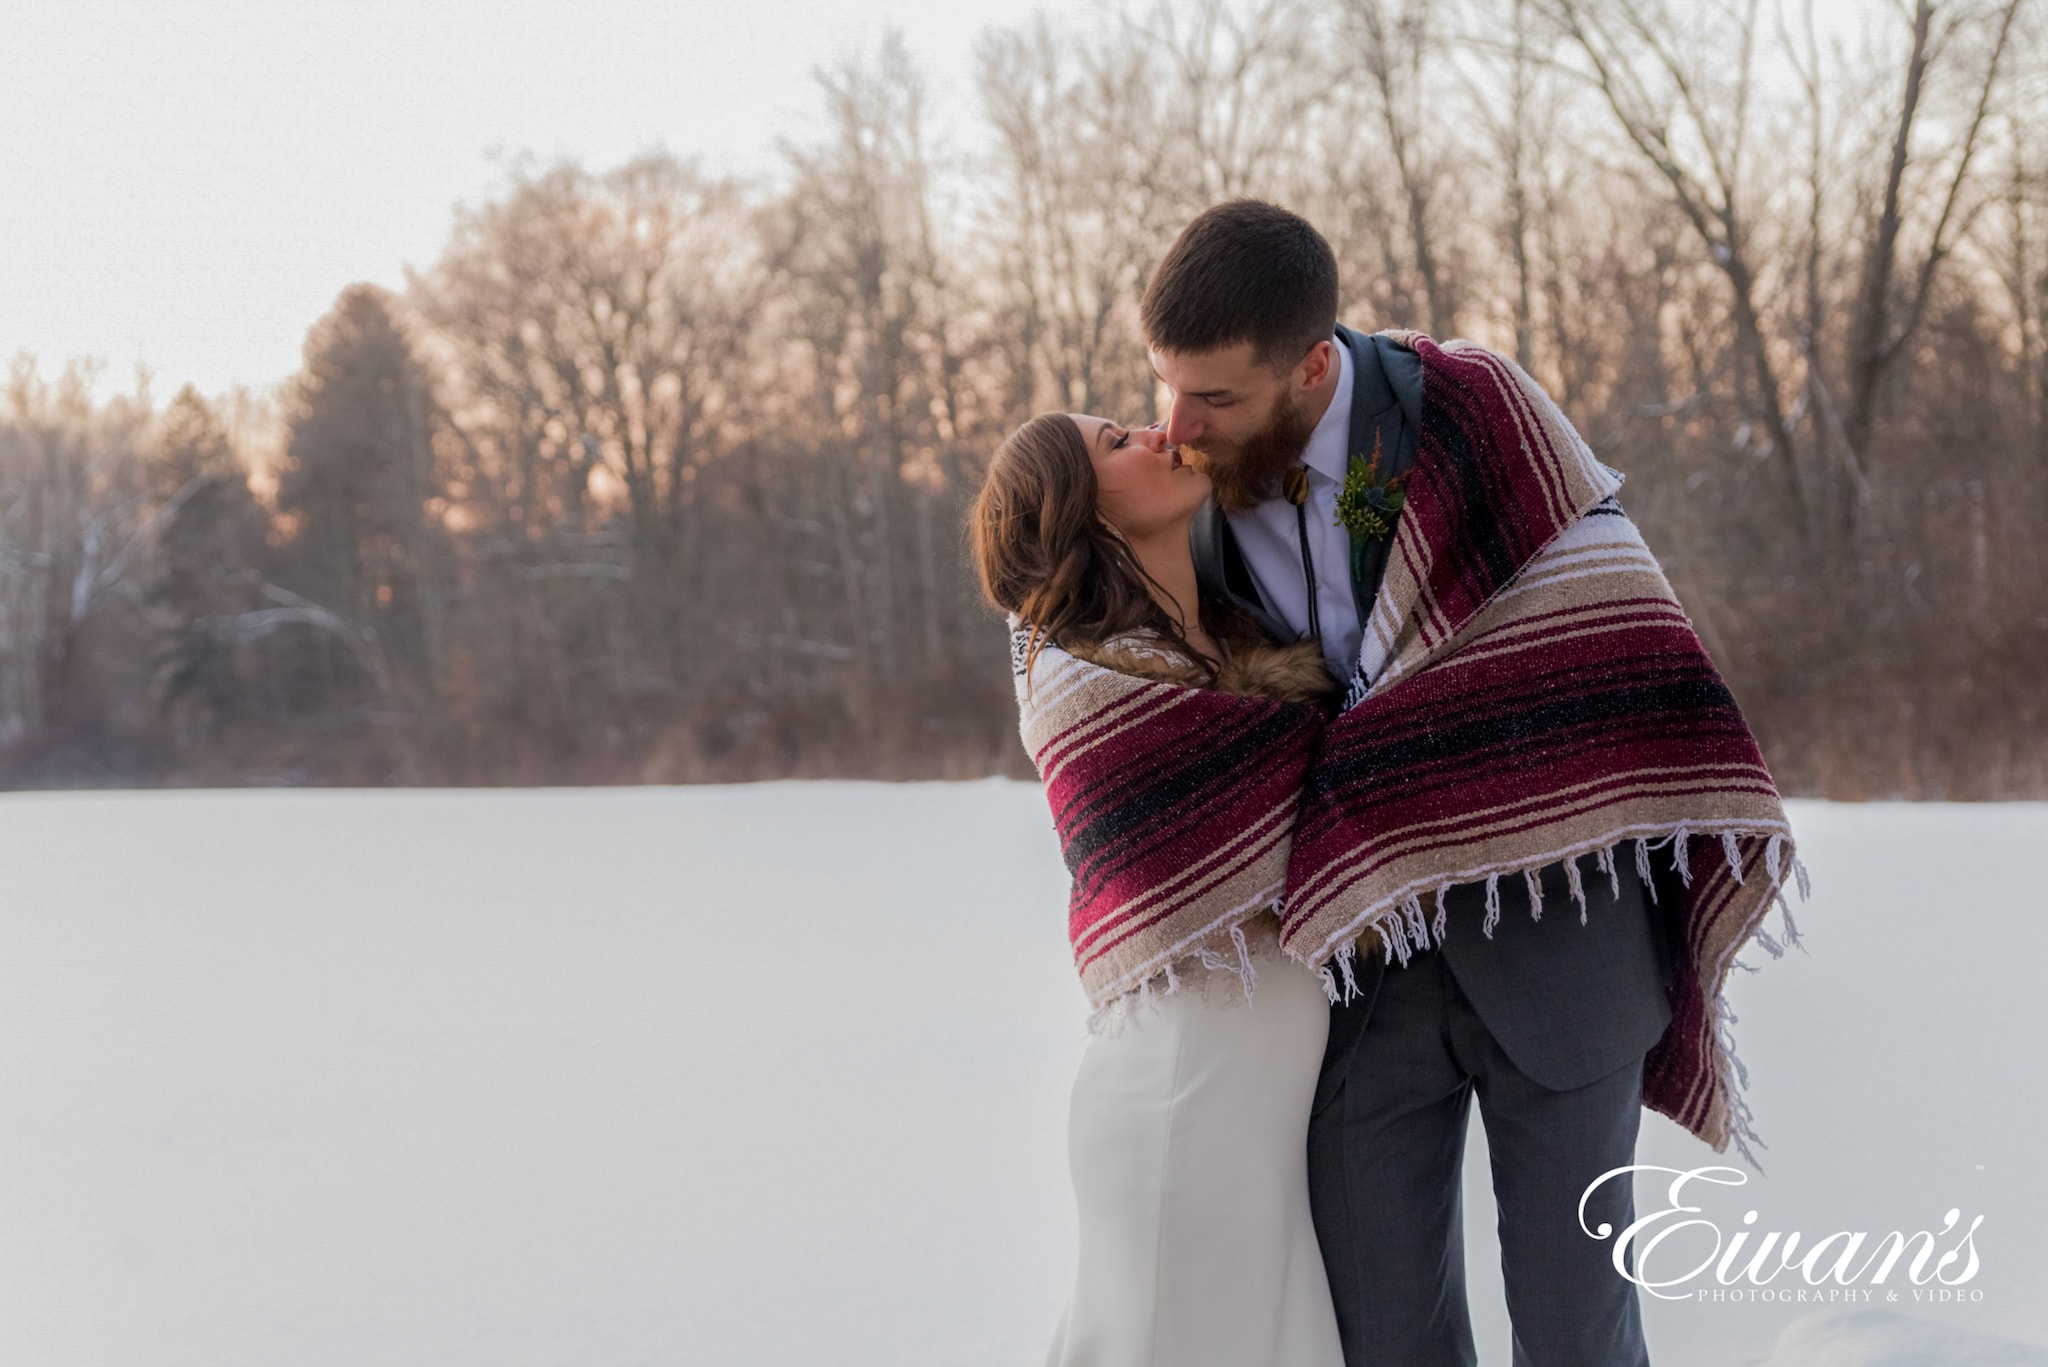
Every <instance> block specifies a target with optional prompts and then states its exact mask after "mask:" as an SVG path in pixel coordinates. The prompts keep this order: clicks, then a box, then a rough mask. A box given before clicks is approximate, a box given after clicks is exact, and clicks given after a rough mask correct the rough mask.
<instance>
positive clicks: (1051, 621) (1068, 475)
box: [968, 413, 1263, 681]
mask: <svg viewBox="0 0 2048 1367" xmlns="http://www.w3.org/2000/svg"><path fill="white" fill-rule="evenodd" d="M968 537H969V540H970V542H971V543H972V547H973V552H974V564H975V569H976V571H977V573H978V575H979V577H980V581H981V592H982V596H983V597H984V598H986V599H987V600H988V601H989V603H990V604H991V605H993V606H994V607H996V608H998V609H1000V610H1002V611H1004V612H1014V613H1016V614H1017V615H1018V616H1019V617H1021V618H1023V619H1024V620H1025V621H1026V622H1028V623H1030V626H1031V637H1030V644H1029V646H1028V648H1027V650H1026V652H1025V664H1024V667H1025V671H1026V673H1027V675H1028V674H1029V671H1030V668H1031V665H1032V663H1033V662H1034V661H1036V659H1037V658H1038V651H1039V648H1040V646H1042V645H1044V644H1045V643H1046V642H1047V641H1048V640H1050V641H1052V642H1054V643H1056V644H1058V645H1060V646H1062V647H1074V646H1080V647H1084V648H1085V647H1088V646H1094V645H1100V644H1102V643H1103V642H1104V641H1107V640H1109V639H1111V638H1112V637H1115V636H1120V635H1122V634H1124V633H1125V632H1130V631H1141V630H1143V631H1151V632H1154V633H1157V634H1158V635H1160V636H1163V637H1165V638H1166V639H1167V640H1168V641H1170V642H1172V643H1173V644H1174V645H1175V646H1176V647H1177V648H1179V649H1180V650H1181V651H1182V652H1184V653H1185V654H1186V655H1187V656H1188V658H1189V659H1192V660H1197V661H1200V662H1202V663H1203V664H1204V665H1205V666H1206V667H1207V669H1208V670H1209V673H1210V678H1211V680H1212V681H1213V680H1214V677H1215V671H1216V667H1217V665H1218V664H1219V663H1220V661H1215V660H1210V659H1208V657H1206V656H1204V655H1203V654H1201V653H1200V652H1198V651H1197V650H1195V648H1194V647H1193V646H1191V645H1190V644H1188V639H1187V636H1186V634H1185V633H1184V632H1183V631H1182V630H1181V628H1180V626H1179V624H1177V623H1176V622H1175V621H1174V620H1173V619H1172V618H1171V617H1169V616H1168V615H1167V613H1166V611H1165V610H1164V609H1163V608H1161V607H1160V606H1159V604H1158V603H1157V602H1156V601H1155V600H1154V599H1153V597H1152V594H1151V592H1150V591H1149V590H1148V588H1147V585H1148V584H1150V583H1153V582H1154V581H1153V580H1152V579H1151V576H1149V575H1147V574H1146V573H1145V569H1144V567H1143V566H1142V565H1140V564H1139V563H1138V559H1137V557H1136V555H1134V554H1133V553H1132V551H1131V548H1130V545H1129V543H1128V542H1126V541H1125V540H1124V539H1123V537H1122V536H1120V535H1118V534H1117V532H1116V531H1115V530H1114V529H1112V528H1111V527H1110V526H1109V524H1108V523H1106V522H1105V521H1103V519H1102V518H1101V516H1100V515H1099V514H1098V513H1097V512H1096V484H1095V463H1094V462H1093V461H1092V460H1090V459H1089V457H1088V444H1087V442H1086V441H1085V440H1084V439H1083V438H1082V436H1081V429H1080V426H1079V425H1078V424H1076V423H1075V421H1074V420H1073V419H1072V418H1070V417H1068V416H1067V415H1066V414H1064V413H1041V414H1039V415H1038V416H1037V417H1035V418H1033V419H1031V421H1029V422H1027V423H1025V424H1024V425H1023V426H1022V427H1019V428H1018V429H1017V430H1016V431H1015V432H1012V433H1011V434H1010V435H1009V437H1008V438H1007V439H1005V440H1004V442H1003V444H1002V445H1001V446H999V447H997V448H996V453H995V455H994V457H992V458H991V459H990V461H989V465H988V474H987V476H986V478H984V479H983V481H982V485H981V492H980V494H979V495H977V496H976V498H975V500H974V508H973V510H972V512H971V513H970V514H969V521H968ZM1196 611H1197V613H1198V614H1199V620H1200V622H1201V624H1202V626H1203V628H1204V629H1205V630H1207V631H1208V632H1209V633H1210V635H1211V636H1212V637H1214V638H1215V639H1216V640H1218V641H1221V642H1222V643H1223V645H1224V647H1225V648H1226V649H1233V650H1234V649H1236V648H1237V647H1238V646H1239V645H1240V644H1245V643H1250V642H1256V641H1259V640H1261V639H1263V638H1262V637H1261V635H1260V632H1259V628H1258V626H1257V624H1256V623H1254V622H1252V621H1251V620H1250V619H1249V618H1248V617H1247V616H1245V615H1244V614H1243V613H1241V612H1236V611H1233V610H1232V609H1231V605H1230V604H1229V603H1228V602H1226V601H1223V600H1219V599H1213V598H1212V597H1211V596H1210V595H1208V594H1206V593H1205V594H1203V595H1202V602H1201V603H1200V604H1198V605H1197V607H1196Z"/></svg>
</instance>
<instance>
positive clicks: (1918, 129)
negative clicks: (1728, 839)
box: [0, 0, 2048, 798]
mask: <svg viewBox="0 0 2048 1367" xmlns="http://www.w3.org/2000/svg"><path fill="white" fill-rule="evenodd" d="M2042 8H2043V7H2042V6H2041V5H2040V4H2039V3H2037V2H2035V0H1946V2H1945V3H1939V4H1935V3H1930V2H1929V0H1919V3H1917V4H1905V5H1900V6H1897V7H1891V6H1886V7H1873V13H1872V15H1871V16H1870V18H1871V23H1872V27H1871V28H1870V30H1869V31H1868V32H1859V33H1852V34H1846V35H1841V34H1835V35H1831V34H1829V33H1828V32H1825V31H1821V30H1819V29H1817V28H1816V25H1815V23H1814V21H1813V18H1812V16H1811V13H1810V11H1809V10H1807V9H1803V8H1802V7H1801V5H1800V3H1799V0H1786V3H1785V4H1784V5H1783V6H1782V7H1777V6H1772V5H1768V4H1762V3H1759V2H1758V0H1729V2H1728V3H1721V4H1713V3H1709V4H1697V3H1692V2H1691V0H1685V2H1684V3H1681V0H1668V3H1666V0H1471V2H1470V3H1463V4H1446V3H1443V2H1442V0H1439V2H1438V3H1434V4H1431V3H1424V2H1423V0H1406V2H1404V0H1337V3H1334V4H1318V5H1309V4H1306V3H1297V0H1263V2H1261V0H1253V2H1252V3H1234V4H1227V3H1222V0H1196V3H1192V4H1187V3H1184V4H1178V5H1171V6H1167V7H1162V8H1159V9H1153V10H1135V9H1134V10H1130V11H1128V12H1126V13H1125V14H1124V15H1123V17H1122V18H1121V20H1120V21H1119V22H1118V24H1116V25H1113V26H1111V27H1110V28H1109V29H1096V30H1094V31H1091V32H1090V33H1088V34H1087V35H1085V36H1081V35H1078V34H1075V33H1071V32H1063V31H1061V30H1060V29H1058V28H1056V27H1054V26H1052V25H1050V24H1048V23H1046V22H1043V21H1033V22H1029V23H1025V24H1022V25H1019V26H1016V27H1012V28H1005V29H998V30H994V31H992V32H990V33H989V34H987V35H986V37H985V39H984V41H983V42H982V44H981V46H980V50H979V58H978V63H977V68H976V70H975V71H973V72H972V73H970V74H969V79H967V80H966V81H964V82H963V83H962V84H964V85H966V86H967V87H968V88H969V89H970V90H971V91H972V95H971V97H970V98H971V101H972V107H971V108H969V109H963V110H957V111H955V110H945V111H941V110H937V109H935V108H934V107H933V105H932V103H931V97H930V95H929V92H928V89H927V86H926V84H925V82H924V80H923V79H922V78H921V76H920V74H919V72H918V70H917V68H916V66H915V65H914V63H913V62H912V60H911V59H910V56H909V54H908V52H907V51H906V49H905V47H904V45H903V43H902V41H901V40H900V39H898V38H891V39H888V40H885V41H884V42H883V43H882V44H881V45H880V47H879V48H878V49H877V50H875V51H873V52H870V53H866V54H863V55H862V56H861V57H859V58H858V59H856V60H853V61H850V62H849V63H847V64H846V65H844V66H843V67H841V68H839V69H837V70H833V71H829V72H825V73H822V74H821V76H820V79H819V94H820V96H821V99H822V118H821V123H820V126H819V131H818V132H817V135H816V136H815V137H814V138H813V139H812V140H810V141H809V142H807V143H805V144H803V145H800V146H796V147H793V148H790V149H787V151H786V152H785V154H784V164H783V165H782V166H781V167H780V168H779V170H778V171H777V173H776V174H775V175H774V176H773V177H772V178H770V179H768V180H766V181H763V182H760V183H743V182H734V181H726V180H719V179H715V178H711V177H708V176H705V175H703V174H701V173H699V172H698V171H697V170H695V169H693V167H692V166H690V165H689V164H686V163H682V162H679V161H677V160H675V159H673V158H671V157H668V156H665V155H657V156H648V157H644V158H641V159H639V160H636V161H634V162H632V163H631V164H629V165H625V166H621V167H618V168H616V169H613V170H609V171H602V172H599V171H592V170H588V169H586V168H583V167H581V166H578V165H574V164H563V165H556V166H553V167H549V168H544V169H535V170H528V171H523V172H519V173H516V174H514V175H513V176H512V177H511V178H510V181H509V183H508V184H507V186H506V187H505V188H504V190H503V192H502V193H501V194H499V195H497V196H496V197H495V198H493V199H492V200H491V201H489V202H487V203H484V204H482V205H480V206H477V207H473V208H469V209H465V210H463V211H461V212H460V213H459V214H458V216H457V220H456V222H455V224H454V227H453V231H452V233H451V236H450V238H449V241H448V244H447V247H446V249H445V251H444V252H443V254H442V256H441V258H440V259H439V261H438V262H436V263H435V264H434V265H433V266H432V267H431V268H430V269H428V270H426V271H424V272H422V273H420V274H418V275H416V276H414V277H412V278H410V279H409V282H408V284H407V287H406V288H405V289H404V290H403V291H401V292H398V293H389V292H386V291H382V290H379V289H376V288H373V287H369V286H357V287H353V288H351V289H349V290H347V291H346V292H344V293H343V295H342V296H341V297H340V299H339V300H338V301H337V302H336V304H335V306H334V308H333V311H332V312H331V313H330V314H329V315H328V316H326V317H325V318H323V319H321V320H319V321H318V323H317V324H316V325H315V326H314V327H313V328H312V330H311V332H310V334H309V336H308V339H307V342H306V349H305V366H304V369H303V371H302V372H301V374H300V375H299V376H298V377H297V379H296V380H295V381H294V382H293V383H292V384H291V385H289V386H288V387H287V388H286V390H285V392H283V393H282V394H280V395H279V396H277V397H276V398H275V399H274V400H271V401H268V402H265V403H251V402H249V401H247V400H246V399H245V400H242V401H239V402H235V403H222V402H209V401H208V400H207V399H205V398H203V397H202V396H200V395H198V394H196V393H193V392H192V391H190V390H186V391H184V392H182V393H180V394H178V395H177V396H175V398H173V399H172V400H171V401H170V402H169V403H168V404H167V405H166V406H164V407H162V408H161V409H159V408H158V407H157V406H156V405H155V403H154V402H153V401H152V399H151V398H150V396H149V395H148V394H147V392H146V390H143V391H140V392H138V393H136V394H134V395H130V396H124V397H116V398H113V399H109V400H97V399H95V398H94V397H93V393H94V390H93V387H92V381H93V372H92V371H91V370H90V369H89V368H86V367H81V366H73V367H70V368H68V369H66V370H65V371H64V372H63V373H62V374H61V375H59V376H57V377H48V376H45V375H44V374H43V373H42V372H41V370H40V369H39V368H38V366H37V365H36V364H35V363H34V362H33V361H32V360H30V359H28V358H25V357H24V358H18V359H17V360H16V362H15V363H14V365H13V367H12V369H11V371H10V372H9V374H8V377H7V382H6V390H5V395H4V400H0V783H4V784H6V785H9V786H17V787H20V786H59V785H105V784H124V785H125V784H187V783H202V784H240V783H322V784H384V783H405V784H420V783H431V784H443V783H452V784H499V783H511V784H534V783H621V782H624V783H630V782H691V781H711V780H738V779H752V778H767V777H790V776H797V777H823V776H860V777H886V778H925V777H931V778H940V777H945V778H957V777H971V776H978V775H983V774H989V773H1011V774H1018V775H1023V774H1028V773H1029V767H1028V763H1027V762H1026V760H1025V757H1024V755H1023V753H1022V751H1021V748H1020V747H1019V745H1018V743H1017V741H1016V732H1015V712H1014V706H1013V703H1012V700H1011V696H1010V691H1009V688H1010V685H1009V679H1008V675H1007V658H1006V653H1005V650H1004V648H1003V644H1002V629H1001V624H1000V622H999V621H998V620H996V619H995V618H993V617H992V616H991V615H990V614H989V613H987V612H986V611H985V610H984V609H982V608H981V607H980V606H979V605H978V603H977V602H976V599H975V596H974V593H973V591H972V585H971V582H970V578H969V575H968V571H967V565H966V561H965V558H964V554H963V550H962V540H961V536H960V528H961V520H962V515H963V511H964V509H965V507H966V504H967V502H968V500H969V499H970V498H971V497H972V494H973V491H974V489H975V487H976V484H977V481H978V478H979V473H980V470H981V468H982V463H983V461H984V460H985V459H986V456H987V453H988V452H989V451H990V450H992V449H993V447H994V446H995V444H996V443H997V441H998V440H999V439H1000V437H1001V434H1002V433H1003V432H1004V431H1005V430H1006V429H1007V428H1008V427H1009V426H1010V425H1012V424H1014V423H1016V422H1017V421H1019V420H1021V419H1022V418H1024V417H1026V416H1028V415H1029V414H1031V413H1033V412H1036V411H1039V410H1042V409H1046V408H1054V407H1060V408H1069V409H1075V410H1082V411H1090V412H1097V413H1104V414H1108V415H1113V416H1116V417H1119V418H1122V419H1128V420H1141V421H1144V420H1150V419H1151V418H1153V417H1154V416H1156V412H1157V410H1156V403H1157V395H1156V393H1155V389H1154V385H1153V382H1152V379H1151V375H1150V371H1149V368H1148V366H1147V363H1146V359H1145V355H1144V351H1143V346H1142V342H1141V340H1140V338H1139V336H1138V331H1137V327H1136V321H1135V313H1136V301H1137V299H1138V297H1139V295H1140V293H1141V291H1142V289H1143V287H1144V283H1145V279H1146V273H1147V271H1148V269H1149V268H1150V266H1151V263H1152V262H1153V261H1154V260H1156V259H1157V257H1158V255H1159V253H1160V251H1161V250H1162V249H1163V247H1164V246H1165V244H1166V243H1167V242H1168V241H1169V240H1170V239H1171V237H1172V235H1173V234H1174V232H1176V231H1177V230H1178V228H1179V226H1180V225H1181V224H1182V223H1183V222H1185V221H1186V219H1187V218H1188V217H1189V216H1191V215H1192V214H1193V213H1195V212H1196V211H1198V210H1199V209H1201V208H1202V207H1204V206H1205V205H1207V204H1209V203H1212V202H1215V201H1216V200H1219V199H1223V198H1227V197H1230V196H1235V195H1244V194H1252V195H1260V196H1264V197H1268V198H1272V199H1276V200H1278V201H1280V202H1283V203H1286V204H1288V205H1290V206H1291V207H1294V208H1296V209H1297V210H1299V211H1301V212H1303V213H1304V214H1306V215H1307V216H1309V217H1310V218H1311V219H1312V220H1313V221H1315V222H1316V223H1317V224H1318V225H1319V226H1320V227H1321V228H1322V229H1323V231H1324V232H1325V234H1326V235H1327V236H1329V238H1330V239H1331V241H1332V243H1333V245H1335V247H1336V248H1337V251H1338V253H1339V256H1340V259H1341V261H1342V263H1343V268H1344V273H1345V285H1346V290H1347V297H1346V302H1345V309H1344V317H1345V319H1346V321H1348V322H1350V323H1352V324H1354V325H1356V326H1362V327H1366V328H1375V327H1382V326H1414V327H1419V328H1422V329H1424V330H1426V331H1428V332H1430V333H1432V334H1434V335H1437V336H1439V337H1450V336H1467V337H1472V338H1475V339H1477V340H1480V341H1483V342H1486V343H1488V344H1489V345H1493V346H1495V347H1497V348H1499V349H1501V350H1503V351H1506V352H1508V353H1509V354H1512V355H1514V356H1516V357H1517V358H1518V359H1519V360H1520V361H1521V362H1522V364H1523V365H1524V366H1526V367H1527V368H1528V369H1529V370H1530V371H1531V372H1532V373H1534V374H1535V375H1536V376H1537V377H1538V378H1539V379H1540V380H1542V381H1543V382H1544V383H1545V384H1546V385H1547V386H1548V387H1549V388H1550V389H1551V391H1552V392H1553V393H1554V394H1555V395H1556V396H1557V398H1558V399H1559V401H1560V402H1561V403H1562V404H1563V405H1564V407H1565V409H1566V411H1567V412H1568V413H1570V414H1571V415H1572V417H1573V419H1574V420H1575V421H1576V422H1577V423H1578V425H1579V426H1580V428H1581V429H1582V430H1583V431H1584V432H1585V433H1586V434H1587V436H1588V438H1589V439H1590V440H1591V441H1592V443H1593V444H1594V446H1595V448H1596V449H1597V450H1598V451H1599V452H1600V453H1601V456H1602V458H1603V459H1604V460H1605V461H1607V463H1609V464H1611V465H1614V466H1616V467H1617V468H1619V469H1621V470H1623V471H1624V472H1625V473H1626V474H1627V476H1628V484H1627V487H1626V488H1625V489H1624V491H1623V501H1624V503H1625V504H1626V505H1627V507H1628V508H1629V510H1630V511H1631V512H1632V513H1633V514H1634V516H1635V517H1636V519H1637V520H1638V521H1639V522H1640V523H1641V525H1642V526H1643V528H1644V531H1645V534H1646V536H1647V537H1648V539H1649V541H1650V544H1651V545H1652V547H1653V548H1655V549H1656V550H1657V552H1658V553H1659V555H1660V557H1661V558H1662V559H1663V561H1664V563H1665V565H1666V567H1667V569H1668V571H1669V572H1670V574H1671V577H1672V579H1673V580H1674V582H1675V583H1676V585H1677V587H1678V590H1679V592H1680V595H1681V596H1682V598H1683V599H1684V601H1685V602H1686V604H1687V607H1688V609H1689V610H1690V612H1691V613H1692V615H1693V618H1694V620H1695V622H1696V623H1697V625H1698V626H1699V629H1700V632H1701V634H1702V636H1703V638H1704V639H1705V641H1706V643H1707V645H1708V648H1709V649H1710V650H1711V651H1712V653H1713V655H1714V657H1715V659H1716V660H1717V662H1718V663H1719V664H1720V666H1721V668H1722V670H1723V671H1724V673H1725V674H1726V675H1727V676H1728V678H1729V680H1730V683H1731V684H1732V686H1733V687H1734V688H1735V690H1736V693H1737V695H1738V696H1739V698H1740V699H1741V700H1742V702H1743V704H1744V706H1745V707H1746V708H1747V710H1748V711H1749V713H1750V715H1751V718H1752V720H1753V722H1754V723H1755V725H1756V726H1757V729H1758V731H1759V733H1760V735H1761V737H1762V739H1763V742H1764V745H1765V750H1766V754H1767V755H1768V757H1769V758H1770V760H1771V763H1772V765H1773V768H1774V771H1775V772H1776V773H1777V775H1778V777H1779V780H1780V782H1781V784H1782V785H1783V786H1784V787H1785V788H1786V790H1787V791H1789V792H1795V793H1809V794H1824V795H1829V796H1834V797H1840V798H1861V797H1872V796H1884V795H1902V796H1910V797H1952V798H1992V797H2008V796H2017V795H2036V796H2038V795H2042V794H2048V702H2044V690H2043V687H2042V680H2043V678H2044V675H2048V332H2044V322H2043V318H2044V313H2048V136H2044V135H2043V134H2042V132H2041V129H2043V128H2044V127H2048V120H2044V118H2043V116H2044V115H2048V28H2044V18H2043V14H2042ZM968 115H971V116H972V117H974V118H977V119H979V120H980V121H981V123H980V126H979V128H978V130H977V131H975V132H974V133H973V134H972V135H962V134H960V133H958V132H957V131H955V130H954V129H953V126H952V125H953V121H954V119H955V117H956V116H958V117H966V116H968Z"/></svg>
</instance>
